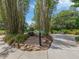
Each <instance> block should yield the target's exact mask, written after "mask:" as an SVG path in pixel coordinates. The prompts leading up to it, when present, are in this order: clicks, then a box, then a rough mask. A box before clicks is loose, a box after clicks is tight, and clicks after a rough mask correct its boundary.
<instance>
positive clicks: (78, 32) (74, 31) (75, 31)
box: [52, 29, 79, 35]
mask: <svg viewBox="0 0 79 59" xmlns="http://www.w3.org/2000/svg"><path fill="white" fill-rule="evenodd" d="M52 33H54V34H57V33H64V34H74V35H79V29H60V30H52Z"/></svg>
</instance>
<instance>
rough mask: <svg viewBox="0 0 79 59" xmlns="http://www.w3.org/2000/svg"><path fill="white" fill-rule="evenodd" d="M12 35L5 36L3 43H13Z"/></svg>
mask: <svg viewBox="0 0 79 59" xmlns="http://www.w3.org/2000/svg"><path fill="white" fill-rule="evenodd" d="M14 37H15V36H14V35H12V34H9V35H6V36H5V37H4V41H5V42H6V43H8V44H9V45H11V44H12V43H13V42H14Z"/></svg>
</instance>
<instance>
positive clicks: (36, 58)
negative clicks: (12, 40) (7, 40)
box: [0, 35, 79, 59]
mask: <svg viewBox="0 0 79 59" xmlns="http://www.w3.org/2000/svg"><path fill="white" fill-rule="evenodd" d="M0 37H1V36H0ZM56 37H57V39H56ZM53 38H55V39H54V41H53V43H52V45H51V47H50V48H49V49H48V50H45V51H32V52H28V51H21V50H18V49H16V48H12V49H9V50H7V51H5V52H4V53H3V54H0V59H79V46H72V45H71V44H68V43H66V42H69V43H71V41H73V42H75V40H74V39H73V40H72V39H70V40H69V39H65V36H62V37H61V38H60V36H58V35H57V36H53ZM63 38H64V39H63ZM67 38H70V37H67ZM0 39H1V41H0V42H3V41H2V38H0ZM61 39H63V40H61ZM1 46H2V44H1V45H0V47H1ZM3 46H5V47H6V45H5V44H3ZM57 47H58V48H57ZM0 51H3V50H1V49H0Z"/></svg>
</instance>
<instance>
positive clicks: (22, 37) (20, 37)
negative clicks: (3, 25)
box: [15, 34, 29, 43]
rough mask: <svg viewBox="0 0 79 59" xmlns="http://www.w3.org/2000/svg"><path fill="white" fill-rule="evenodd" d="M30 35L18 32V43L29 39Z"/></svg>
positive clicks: (16, 39)
mask: <svg viewBox="0 0 79 59" xmlns="http://www.w3.org/2000/svg"><path fill="white" fill-rule="evenodd" d="M28 37H29V36H28V35H27V34H18V35H16V37H15V41H16V42H17V43H23V42H25V41H26V40H27V38H28Z"/></svg>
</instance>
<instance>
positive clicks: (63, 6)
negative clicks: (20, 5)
mask: <svg viewBox="0 0 79 59" xmlns="http://www.w3.org/2000/svg"><path fill="white" fill-rule="evenodd" d="M72 4H73V3H72V2H71V0H59V1H58V4H56V10H55V11H54V14H57V13H59V12H61V11H63V10H69V8H70V6H71V5H72ZM34 7H35V0H30V7H29V11H28V13H27V15H25V19H26V22H27V23H28V24H29V25H30V24H31V23H32V18H33V16H34Z"/></svg>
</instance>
